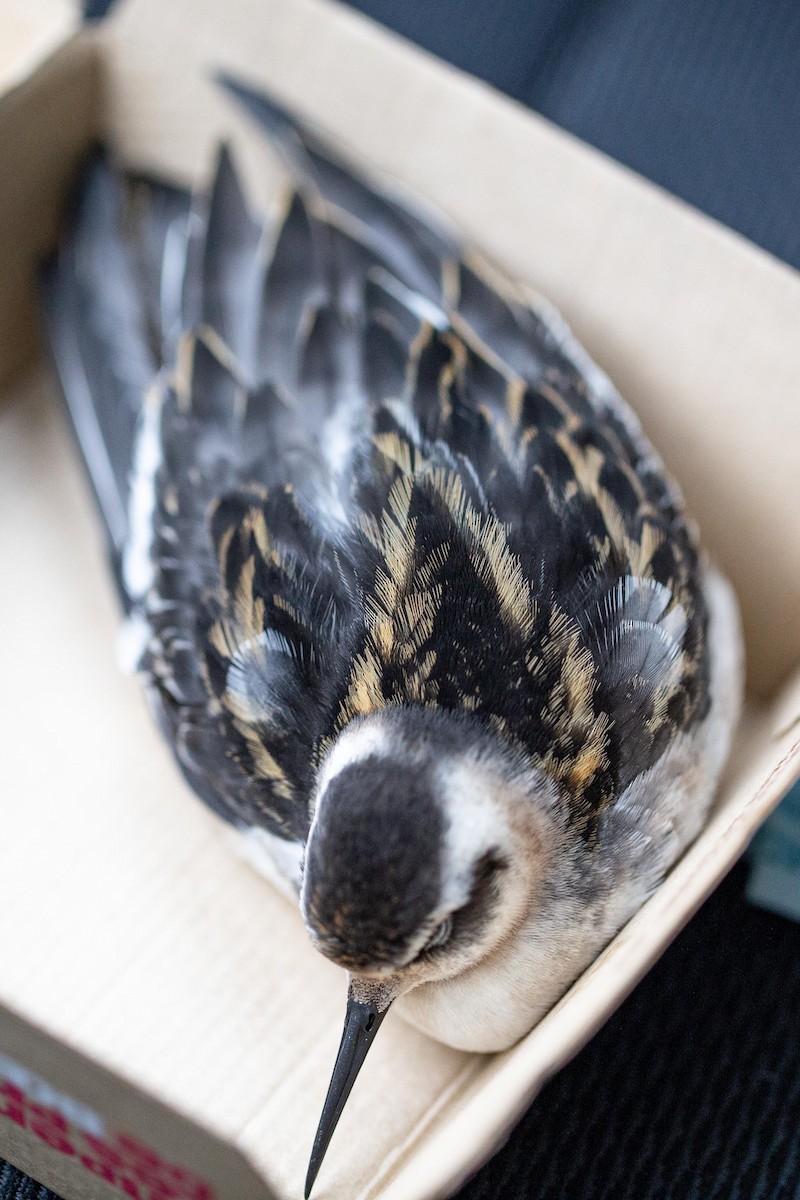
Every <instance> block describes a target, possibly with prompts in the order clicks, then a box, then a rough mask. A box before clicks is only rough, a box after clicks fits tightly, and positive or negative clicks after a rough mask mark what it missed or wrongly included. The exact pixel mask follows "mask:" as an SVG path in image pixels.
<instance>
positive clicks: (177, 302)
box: [46, 82, 709, 840]
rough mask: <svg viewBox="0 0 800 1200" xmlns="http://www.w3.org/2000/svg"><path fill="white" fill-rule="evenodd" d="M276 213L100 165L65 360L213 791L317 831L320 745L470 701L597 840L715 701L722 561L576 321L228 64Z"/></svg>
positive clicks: (183, 747)
mask: <svg viewBox="0 0 800 1200" xmlns="http://www.w3.org/2000/svg"><path fill="white" fill-rule="evenodd" d="M228 86H229V87H230V88H231V89H232V90H233V91H235V92H236V93H237V94H238V97H239V99H240V100H241V101H242V102H243V103H244V104H245V106H246V107H247V108H249V110H250V112H251V115H252V116H253V117H254V118H255V119H256V121H258V122H259V123H260V124H261V125H262V127H263V128H265V129H266V131H267V132H268V133H269V135H270V137H271V138H272V139H273V142H274V143H275V145H276V146H277V148H278V149H279V151H280V152H281V153H282V155H283V156H284V158H285V159H286V162H287V165H288V167H289V169H290V172H291V175H292V180H293V186H292V190H291V191H290V193H289V195H288V197H287V200H286V203H285V205H284V208H283V212H282V214H281V217H280V219H279V220H277V221H276V222H274V223H268V224H264V223H262V222H261V221H259V220H257V219H255V218H254V216H253V215H252V214H251V213H250V212H249V211H248V208H247V205H246V202H245V199H244V197H243V194H242V191H241V188H240V185H239V183H238V180H237V177H236V173H235V170H234V168H233V165H232V162H231V159H230V157H229V155H228V154H227V152H225V151H224V150H223V151H222V152H221V154H220V158H219V162H218V166H217V171H216V175H215V179H214V183H213V187H212V189H211V192H210V195H209V197H208V198H205V199H204V198H202V197H200V198H195V199H191V198H190V197H189V196H188V195H186V194H184V193H182V192H180V191H177V190H174V189H170V188H167V187H164V186H162V185H159V184H155V183H153V182H145V181H139V182H138V183H137V184H135V185H133V186H132V187H131V188H126V187H125V185H123V183H122V182H121V181H120V179H119V177H118V176H117V174H116V173H115V171H114V170H113V168H112V167H111V166H109V164H108V162H107V161H106V160H105V159H104V158H102V157H101V158H99V159H97V160H96V161H95V163H94V164H93V166H92V167H91V169H90V171H89V174H88V178H87V182H86V185H85V187H84V189H83V192H82V195H81V198H80V200H79V204H78V211H77V218H76V223H75V227H74V232H73V233H72V235H71V237H70V238H69V240H68V241H67V242H66V243H65V246H64V248H63V250H62V252H61V254H60V256H59V258H58V260H57V262H56V263H55V264H54V265H53V266H52V267H51V269H50V271H49V275H48V281H47V285H46V310H47V314H48V322H49V327H50V333H51V341H52V344H53V347H54V353H55V358H56V361H57V365H58V367H59V371H60V374H61V377H62V380H63V381H64V386H65V391H66V394H67V398H68V401H69V404H70V409H71V412H72V414H73V420H74V423H75V425H76V428H77V430H78V434H79V437H80V440H81V444H82V447H83V452H84V455H85V457H86V459H87V463H88V465H89V469H90V473H91V474H92V477H93V480H94V485H95V490H96V491H97V494H98V498H99V501H100V504H101V508H102V510H103V513H104V516H105V519H106V524H107V527H108V530H109V536H110V539H111V542H112V547H113V550H114V553H115V558H116V561H117V562H118V568H119V569H118V575H119V578H120V583H121V590H122V592H123V597H124V600H125V604H126V607H127V608H128V610H129V612H130V613H131V619H132V622H133V624H134V626H135V627H136V628H138V629H140V630H141V633H142V637H141V645H140V657H139V662H140V666H141V667H142V669H143V670H144V672H145V674H146V675H147V678H148V680H149V683H150V685H151V690H152V694H153V697H154V700H155V702H156V707H157V710H158V712H159V715H160V719H161V721H162V724H163V725H164V727H165V729H166V731H167V733H168V736H169V737H170V739H171V741H172V743H173V745H174V746H175V749H176V753H177V756H178V760H179V762H180V764H181V766H182V768H183V770H184V771H185V773H186V774H187V776H188V777H189V779H190V781H191V782H192V784H193V786H194V787H195V788H196V790H197V791H198V792H199V793H200V794H201V795H202V796H204V798H205V799H206V800H207V801H208V802H209V803H211V804H212V805H213V806H214V807H215V808H217V809H218V811H220V812H221V813H222V814H223V815H225V816H226V817H228V818H229V819H231V820H234V821H235V822H237V823H239V824H242V825H246V826H250V825H256V826H261V827H263V828H265V829H267V830H269V831H270V832H272V833H276V834H278V835H279V836H281V837H284V838H287V839H290V840H292V839H296V840H302V839H303V838H304V836H305V834H306V831H307V828H308V822H309V812H308V797H309V793H310V790H311V788H312V784H313V779H314V773H315V770H316V768H317V766H318V764H319V762H320V760H321V757H322V756H323V755H324V753H325V751H326V749H327V747H328V746H329V745H330V744H331V742H332V740H333V739H334V738H335V737H336V735H337V733H339V732H340V731H341V730H342V729H343V728H344V727H345V726H346V725H347V724H348V723H349V722H350V721H352V720H353V719H354V718H357V717H359V716H362V715H365V714H367V713H370V712H372V711H374V710H375V709H376V708H381V707H384V706H387V705H395V704H402V705H404V706H420V707H422V708H424V707H430V706H433V707H436V708H439V709H446V710H448V711H456V712H463V713H465V714H469V715H470V716H471V717H473V718H475V719H477V720H479V721H480V722H481V723H482V724H484V725H485V726H487V727H491V728H492V729H494V730H495V731H496V732H497V734H498V735H499V736H501V737H503V738H505V739H507V741H508V742H509V743H511V744H512V745H513V746H515V747H516V748H517V749H518V750H519V753H520V754H521V755H523V756H527V758H528V759H529V760H530V761H531V762H532V763H534V764H535V765H537V766H539V767H541V768H543V769H544V770H545V771H546V772H547V773H548V774H549V775H550V776H552V777H553V778H554V779H555V780H556V782H557V783H558V784H559V786H560V787H561V788H562V789H563V791H564V794H565V795H566V796H568V798H569V805H570V814H571V819H572V820H573V821H574V823H575V826H576V828H578V829H579V830H580V831H581V833H582V834H583V836H585V837H586V838H587V839H588V840H591V839H592V838H593V837H594V836H595V833H596V830H597V824H598V819H599V817H600V815H601V814H602V813H603V812H604V811H605V810H606V809H607V808H608V806H609V805H610V804H612V803H613V801H614V799H615V797H617V796H618V795H620V794H621V792H622V791H624V789H625V788H626V787H627V786H628V785H629V784H630V783H631V782H632V781H633V780H634V779H635V778H636V777H637V776H638V775H640V774H641V773H642V772H643V771H645V770H647V769H648V768H649V767H650V766H651V765H652V764H653V763H654V762H656V761H657V760H658V759H659V758H660V756H661V755H662V753H663V751H664V749H665V748H666V747H667V746H668V745H669V743H670V742H671V740H672V739H674V737H675V736H676V734H677V733H679V732H681V731H685V730H689V729H691V728H692V727H693V726H694V725H695V724H697V723H698V722H700V721H702V719H703V718H704V716H705V714H706V712H707V709H708V683H709V681H708V653H707V647H706V625H707V612H706V605H705V600H704V592H703V567H702V563H701V561H700V559H699V554H698V549H697V544H696V537H695V533H694V531H693V528H692V527H691V525H690V524H689V523H688V522H687V519H686V517H685V514H684V511H683V505H682V500H681V498H680V495H679V493H678V492H677V490H676V488H675V487H674V485H673V484H672V483H671V482H670V481H669V479H668V478H667V476H666V474H665V472H664V469H663V466H662V464H661V463H660V461H659V459H658V458H657V456H656V455H655V454H654V452H653V450H652V448H651V447H650V445H649V443H648V442H647V440H646V439H645V437H644V436H643V434H642V432H641V430H640V428H639V425H638V423H637V421H636V419H635V418H634V417H633V415H632V414H631V412H630V411H629V410H628V409H627V407H626V406H625V405H624V403H623V402H622V401H621V400H620V398H619V397H618V395H617V393H616V392H615V391H614V389H613V387H612V385H611V384H610V383H609V381H608V380H607V379H606V377H605V376H604V375H603V374H602V373H601V372H600V371H599V370H598V369H597V367H595V366H594V364H592V363H591V362H590V360H588V358H587V357H586V355H585V354H584V353H583V351H582V350H581V349H580V347H578V345H577V344H576V343H575V342H574V340H573V339H572V337H571V336H570V334H569V332H568V331H567V329H566V328H565V327H564V325H563V324H562V323H561V321H560V319H559V318H558V317H557V315H556V314H554V313H553V312H552V311H550V310H549V309H548V308H546V306H545V305H543V304H542V303H540V302H538V301H531V299H530V298H529V297H528V296H526V295H525V293H524V292H523V291H521V290H520V289H518V288H515V287H513V286H512V285H510V284H508V283H507V282H505V281H503V280H500V279H499V278H497V277H496V276H495V274H494V273H493V272H492V271H491V270H490V269H489V268H487V267H486V266H485V265H483V264H482V263H481V262H480V261H479V260H478V259H477V257H476V256H474V255H469V254H466V253H465V252H464V249H463V247H462V246H461V244H460V243H459V241H458V239H457V238H456V237H455V236H454V235H453V234H452V233H451V232H450V231H449V230H446V229H444V228H441V227H440V226H439V223H438V222H437V221H435V220H433V219H431V218H430V217H429V216H423V215H421V214H419V213H417V212H416V211H415V210H414V209H413V206H412V207H407V206H404V205H401V204H400V203H398V202H397V201H396V200H394V199H392V198H389V197H388V196H387V195H385V194H384V193H383V192H382V190H381V189H378V188H374V187H373V186H371V185H369V184H368V183H366V182H364V181H363V180H362V179H361V178H360V177H359V176H358V175H356V174H355V173H353V172H352V171H351V170H350V169H349V168H348V167H347V166H345V165H343V164H342V163H340V162H339V161H338V160H335V159H333V158H332V157H331V156H330V152H329V151H328V150H326V149H325V148H324V147H323V146H322V145H321V143H319V142H318V141H317V139H316V138H315V137H314V136H313V135H312V134H311V133H309V132H308V131H307V130H304V129H302V128H299V127H298V126H297V125H296V124H294V123H293V122H291V121H290V120H289V119H288V118H287V117H286V116H285V115H284V114H283V113H282V112H281V111H280V110H278V109H277V108H275V107H274V106H272V105H271V104H270V103H268V102H267V101H265V100H264V99H263V98H261V97H257V96H255V95H253V94H252V93H249V92H246V91H245V90H244V89H241V88H240V87H238V85H233V84H231V83H230V82H229V85H228Z"/></svg>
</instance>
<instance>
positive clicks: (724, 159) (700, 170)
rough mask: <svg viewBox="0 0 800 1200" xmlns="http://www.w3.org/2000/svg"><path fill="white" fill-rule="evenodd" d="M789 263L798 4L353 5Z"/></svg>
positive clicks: (374, 0) (796, 225) (700, 0)
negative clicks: (477, 76) (484, 80)
mask: <svg viewBox="0 0 800 1200" xmlns="http://www.w3.org/2000/svg"><path fill="white" fill-rule="evenodd" d="M351 3H352V6H353V7H354V8H357V9H359V10H360V11H361V12H364V13H367V14H368V15H370V16H372V17H375V18H376V19H378V20H380V21H382V22H384V23H385V24H387V25H389V26H390V27H391V28H392V29H394V30H396V31H397V32H398V33H401V34H403V35H404V36H406V37H408V38H410V39H411V40H412V41H416V42H419V43H420V44H421V45H423V46H425V47H426V48H427V49H429V50H431V51H433V52H434V53H435V54H438V55H440V56H441V57H442V58H446V59H448V60H449V61H450V62H452V63H454V64H455V65H456V66H459V67H462V68H463V69H464V70H466V71H470V72H471V73H473V74H475V75H479V76H480V77H481V78H483V79H486V80H487V81H488V82H489V83H492V84H493V85H494V86H495V87H498V88H500V90H501V91H504V92H507V93H508V95H510V96H513V97H514V98H515V99H517V100H520V101H521V102H522V103H523V104H527V105H529V106H530V107H532V108H535V109H536V110H537V111H538V112H540V113H542V114H543V115H544V116H546V117H548V118H550V120H552V121H554V122H556V123H557V124H558V125H561V126H563V127H564V128H565V129H569V130H570V131H571V132H573V133H575V134H577V136H578V137H580V138H583V139H584V140H585V141H587V142H590V143H591V144H592V145H594V146H597V147H599V148H600V149H601V150H604V151H605V152H606V153H608V154H610V155H611V156H612V157H614V158H616V159H618V160H619V161H620V162H623V163H625V164H627V165H628V166H630V167H633V168H634V170H636V171H639V172H640V173H641V174H642V175H646V176H647V177H648V178H650V179H653V180H655V182H656V183H659V184H661V185H662V186H663V187H665V188H667V189H668V190H669V191H671V192H674V193H675V195H677V196H681V197H682V198H683V199H685V200H688V201H689V202H690V203H692V204H694V205H696V206H697V207H698V208H701V209H703V210H704V211H705V212H707V213H710V214H711V215H712V216H714V217H717V218H718V219H719V220H721V221H723V222H724V223H725V224H727V225H730V226H731V227H732V228H733V229H736V230H738V231H739V232H741V233H743V234H745V236H747V237H749V238H751V239H752V240H753V241H754V242H757V243H758V244H759V245H760V246H763V247H764V248H765V249H767V250H770V251H771V252H772V253H773V254H776V255H777V256H778V257H779V258H783V259H785V260H786V261H787V262H790V263H792V264H793V265H794V266H796V267H800V217H799V216H798V214H800V133H799V132H798V131H800V84H798V78H800V3H798V0H770V3H763V2H762V0H533V2H532V0H436V2H435V3H433V2H428V3H424V4H423V3H418V2H416V3H415V2H413V0H351Z"/></svg>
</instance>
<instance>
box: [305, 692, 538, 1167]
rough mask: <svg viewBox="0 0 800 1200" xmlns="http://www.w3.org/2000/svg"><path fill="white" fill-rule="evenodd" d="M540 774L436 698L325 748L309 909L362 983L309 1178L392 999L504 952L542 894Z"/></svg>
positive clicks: (348, 732)
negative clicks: (535, 782)
mask: <svg viewBox="0 0 800 1200" xmlns="http://www.w3.org/2000/svg"><path fill="white" fill-rule="evenodd" d="M531 778H532V777H531V770H530V765H529V764H526V763H525V762H524V761H523V760H522V759H521V758H520V757H519V756H518V755H517V754H516V752H515V751H514V750H513V749H511V748H510V747H509V746H508V745H506V744H505V743H503V742H502V741H501V740H500V739H499V738H498V737H496V736H494V735H492V734H491V732H489V731H488V730H486V729H485V728H484V727H483V726H482V725H481V724H480V723H479V722H478V721H476V720H474V719H473V718H471V717H469V716H461V715H458V714H451V713H446V712H442V711H441V710H433V709H425V708H400V707H398V708H390V709H385V710H383V711H381V712H379V713H375V714H372V715H370V716H368V717H365V718H362V719H360V720H358V721H355V722H353V723H352V724H351V725H349V726H348V727H347V728H346V729H345V730H344V731H343V732H342V734H341V735H340V736H339V737H338V739H337V740H336V741H335V742H334V744H333V745H332V747H331V748H330V750H329V751H328V753H327V755H326V756H325V758H324V760H323V762H322V764H321V767H320V771H319V775H318V780H317V786H316V790H315V796H314V814H313V821H312V826H311V831H310V834H309V838H308V842H307V846H306V856H305V869H304V877H303V888H302V896H301V907H302V912H303V918H304V920H305V923H306V927H307V929H308V932H309V934H310V936H311V939H312V941H313V943H314V945H315V947H316V948H317V949H318V950H319V951H320V952H321V953H322V954H324V955H325V956H326V957H327V958H330V959H332V960H333V961H334V962H336V963H339V964H340V965H341V966H343V967H345V968H346V969H347V970H348V971H349V973H350V988H349V999H348V1010H347V1018H346V1022H345V1031H344V1036H343V1038H342V1045H341V1047H340V1051H339V1057H338V1059H337V1062H336V1067H335V1069H334V1074H333V1079H332V1081H331V1086H330V1089H329V1092H328V1098H327V1100H326V1103H325V1109H324V1111H323V1115H322V1119H321V1121H320V1127H319V1130H318V1133H317V1139H316V1141H315V1145H314V1151H313V1153H312V1161H311V1167H310V1169H309V1180H308V1184H307V1187H308V1189H310V1186H311V1184H312V1183H313V1180H314V1178H315V1176H316V1172H317V1170H318V1169H319V1165H320V1163H321V1161H322V1157H323V1155H324V1153H325V1150H326V1148H327V1144H328V1141H329V1139H330V1136H331V1134H332V1133H333V1129H334V1127H335V1124H336V1121H337V1120H338V1117H339V1115H340V1113H341V1110H342V1108H343V1107H344V1102H345V1100H346V1098H347V1095H348V1094H349V1091H350V1088H351V1087H352V1084H353V1082H354V1080H355V1077H356V1074H357V1073H358V1070H359V1069H360V1066H361V1064H362V1062H363V1061H364V1058H365V1057H366V1053H367V1050H368V1049H369V1046H370V1045H371V1043H372V1040H373V1038H374V1036H375V1033H376V1032H377V1030H378V1028H379V1026H380V1023H381V1021H382V1019H383V1016H384V1015H385V1013H386V1011H387V1010H388V1008H389V1005H390V1004H391V1003H392V1001H393V1000H395V999H396V998H397V997H399V996H401V995H403V994H404V993H406V992H408V991H410V990H411V989H413V988H417V987H419V986H420V985H423V984H429V983H435V982H437V981H441V980H445V979H449V978H452V977H454V976H456V975H460V974H461V973H462V972H465V971H467V970H469V969H470V968H471V967H474V966H475V965H476V964H479V963H480V962H481V961H482V960H484V959H486V958H488V957H490V956H491V955H492V953H493V952H494V951H495V950H496V949H497V947H498V946H500V945H501V944H502V943H503V942H504V941H505V940H506V939H508V938H510V937H512V936H513V933H514V931H515V930H516V929H518V928H519V926H520V924H521V922H522V920H523V918H524V917H525V916H526V914H528V913H529V912H530V910H531V907H532V906H533V905H535V903H536V892H537V889H538V888H539V887H540V884H541V880H540V872H539V870H538V869H537V867H540V866H541V861H540V860H541V859H542V857H543V856H542V850H543V849H545V848H546V845H547V842H548V835H547V828H546V827H547V816H546V814H547V809H548V805H547V803H541V802H539V803H534V804H525V803H520V800H521V799H522V793H524V792H528V791H529V790H530V788H531ZM540 801H541V798H540ZM544 857H545V858H546V854H545V855H544Z"/></svg>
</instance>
